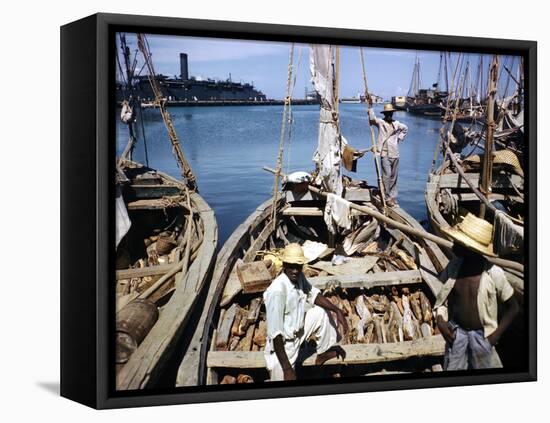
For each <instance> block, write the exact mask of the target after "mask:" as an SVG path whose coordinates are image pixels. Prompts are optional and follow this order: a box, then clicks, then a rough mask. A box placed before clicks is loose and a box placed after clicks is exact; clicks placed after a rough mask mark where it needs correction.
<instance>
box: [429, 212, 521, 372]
mask: <svg viewBox="0 0 550 423" xmlns="http://www.w3.org/2000/svg"><path fill="white" fill-rule="evenodd" d="M444 232H445V233H446V234H447V235H448V236H449V237H450V238H452V239H453V240H454V242H455V243H454V247H453V252H454V254H455V255H456V258H455V259H453V260H451V261H450V262H449V264H448V265H447V268H446V269H445V270H444V271H443V273H442V275H441V280H442V281H443V282H444V283H445V285H444V286H443V287H442V288H441V291H440V292H439V294H438V295H437V299H436V303H435V306H434V308H435V310H436V314H437V326H438V328H439V330H440V331H441V335H443V337H444V338H445V340H446V341H447V344H446V347H445V359H444V364H443V368H444V370H467V369H487V368H498V367H502V363H501V361H500V357H499V356H498V353H497V351H496V350H495V347H494V346H495V345H496V343H497V342H498V340H499V338H500V337H501V335H502V334H503V332H504V331H505V330H506V329H507V328H508V326H509V325H510V324H511V323H512V321H513V320H514V317H515V316H516V315H517V313H518V312H519V306H518V303H517V301H516V299H515V298H514V295H513V294H514V290H513V288H512V286H511V285H510V283H509V282H508V280H507V279H506V276H505V274H504V270H502V269H501V268H500V267H498V266H496V265H493V264H491V263H489V262H488V261H487V260H486V259H485V257H484V256H483V255H487V256H494V254H493V251H492V250H493V249H492V244H491V237H492V232H493V225H491V224H490V223H489V222H487V221H485V220H483V219H479V218H477V217H475V216H474V215H472V214H468V215H467V216H466V217H465V218H464V220H463V221H462V222H461V223H459V224H458V225H456V226H455V227H452V228H448V229H444ZM446 302H447V306H445V305H444V304H445V303H446ZM498 302H501V303H503V304H504V309H505V311H504V313H503V315H502V317H501V319H500V322H499V321H498Z"/></svg>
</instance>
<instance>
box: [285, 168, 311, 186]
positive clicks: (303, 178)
mask: <svg viewBox="0 0 550 423" xmlns="http://www.w3.org/2000/svg"><path fill="white" fill-rule="evenodd" d="M309 181H311V175H310V174H309V173H307V172H303V171H298V172H292V173H291V174H289V175H286V176H285V178H284V181H283V182H285V183H287V182H292V183H295V184H299V183H301V182H309Z"/></svg>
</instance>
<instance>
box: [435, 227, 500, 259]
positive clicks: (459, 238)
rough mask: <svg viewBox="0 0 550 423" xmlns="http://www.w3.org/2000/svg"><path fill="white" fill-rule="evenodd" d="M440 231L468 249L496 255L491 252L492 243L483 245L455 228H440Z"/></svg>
mask: <svg viewBox="0 0 550 423" xmlns="http://www.w3.org/2000/svg"><path fill="white" fill-rule="evenodd" d="M441 231H442V232H443V233H444V234H445V235H447V236H448V237H449V238H451V239H452V240H453V241H456V242H458V243H459V244H460V245H462V246H464V247H466V248H469V249H470V250H474V251H475V252H477V253H480V254H483V255H484V256H490V257H496V254H495V253H494V252H493V246H492V245H489V246H486V245H483V244H482V243H480V242H477V241H476V240H475V239H472V238H470V237H469V236H468V235H466V234H464V233H463V232H461V231H460V230H458V229H456V228H452V227H448V228H441Z"/></svg>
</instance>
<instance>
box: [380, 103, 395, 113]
mask: <svg viewBox="0 0 550 423" xmlns="http://www.w3.org/2000/svg"><path fill="white" fill-rule="evenodd" d="M389 112H395V109H394V108H393V106H392V105H391V103H386V104H384V110H382V113H389Z"/></svg>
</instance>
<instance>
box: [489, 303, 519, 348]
mask: <svg viewBox="0 0 550 423" xmlns="http://www.w3.org/2000/svg"><path fill="white" fill-rule="evenodd" d="M503 305H504V313H503V315H502V319H500V323H499V324H498V326H497V328H496V329H495V331H494V332H493V333H492V334H490V335H489V336H488V337H487V340H488V341H489V342H490V344H491V345H496V344H497V342H498V340H499V339H500V337H501V336H502V334H503V333H504V332H505V331H506V329H508V326H510V324H511V323H512V322H513V321H514V319H515V318H516V316H517V315H518V313H519V304H518V302H517V300H516V298H515V297H514V296H513V295H512V296H511V297H510V298H509V299H508V301H505V302H504V304H503Z"/></svg>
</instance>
